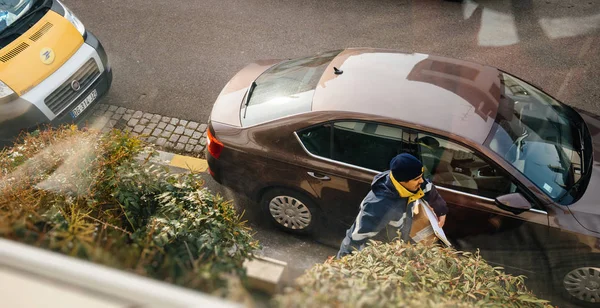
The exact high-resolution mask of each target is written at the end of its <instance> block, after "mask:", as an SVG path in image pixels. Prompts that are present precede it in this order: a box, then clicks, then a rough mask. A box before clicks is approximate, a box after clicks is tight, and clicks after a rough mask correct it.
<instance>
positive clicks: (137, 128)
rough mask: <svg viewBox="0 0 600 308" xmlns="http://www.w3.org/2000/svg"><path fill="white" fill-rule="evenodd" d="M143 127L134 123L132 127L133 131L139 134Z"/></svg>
mask: <svg viewBox="0 0 600 308" xmlns="http://www.w3.org/2000/svg"><path fill="white" fill-rule="evenodd" d="M144 127H145V126H144V125H136V126H135V127H134V128H133V131H134V132H136V133H138V134H141V133H142V131H143V130H144Z"/></svg>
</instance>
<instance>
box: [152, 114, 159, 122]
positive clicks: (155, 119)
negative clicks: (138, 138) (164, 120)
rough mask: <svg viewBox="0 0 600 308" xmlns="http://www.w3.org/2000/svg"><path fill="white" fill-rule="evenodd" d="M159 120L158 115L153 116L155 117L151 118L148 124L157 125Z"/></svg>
mask: <svg viewBox="0 0 600 308" xmlns="http://www.w3.org/2000/svg"><path fill="white" fill-rule="evenodd" d="M160 119H161V116H160V114H155V115H153V116H152V119H150V122H152V123H158V122H160Z"/></svg>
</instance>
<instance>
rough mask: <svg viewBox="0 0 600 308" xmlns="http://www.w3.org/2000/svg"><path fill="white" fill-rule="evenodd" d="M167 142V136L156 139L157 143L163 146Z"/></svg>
mask: <svg viewBox="0 0 600 308" xmlns="http://www.w3.org/2000/svg"><path fill="white" fill-rule="evenodd" d="M166 142H167V139H165V138H158V139H156V145H158V146H161V147H162V146H163V145H165V143H166Z"/></svg>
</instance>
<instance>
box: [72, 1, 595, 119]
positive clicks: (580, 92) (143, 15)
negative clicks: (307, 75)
mask: <svg viewBox="0 0 600 308" xmlns="http://www.w3.org/2000/svg"><path fill="white" fill-rule="evenodd" d="M64 2H65V4H67V5H68V6H69V7H70V8H71V9H72V10H73V11H74V12H75V14H76V15H78V16H79V17H80V19H81V20H82V21H83V22H84V24H85V25H86V26H87V28H88V29H89V30H91V31H92V32H93V33H95V34H96V35H97V36H98V37H99V39H100V40H101V42H102V43H103V44H104V46H105V47H106V49H107V51H108V54H109V58H110V62H111V63H112V65H113V68H114V81H113V86H112V89H111V91H110V93H109V95H108V96H107V98H106V99H105V102H106V103H108V104H113V105H117V106H123V107H127V108H130V109H136V110H144V111H146V112H151V113H159V114H162V115H166V116H173V117H179V118H183V119H188V120H194V121H198V122H205V121H206V120H207V118H208V115H209V112H210V109H211V106H212V103H213V102H214V100H215V98H216V97H217V96H218V94H219V92H220V91H221V89H222V88H223V86H224V85H225V84H226V83H227V81H228V80H229V79H230V78H231V77H232V76H233V75H234V74H235V73H236V72H237V71H238V70H240V69H241V68H243V67H244V66H245V65H246V64H247V63H249V62H251V61H253V60H257V59H268V58H277V59H280V58H292V57H299V56H305V55H311V54H314V53H317V52H321V51H326V50H332V49H339V48H345V47H380V48H393V49H400V50H404V51H407V52H421V53H429V54H435V55H442V56H450V57H455V58H460V59H465V60H471V61H476V62H479V63H484V64H489V65H493V66H496V67H499V68H501V69H504V70H506V71H508V72H511V73H513V74H516V75H517V76H520V77H522V78H524V79H526V80H529V81H532V82H534V83H535V84H538V85H539V86H541V87H543V88H544V89H545V90H546V91H547V92H548V93H549V94H551V95H553V96H555V97H557V98H558V99H560V100H561V101H564V102H565V103H568V104H570V105H573V106H577V107H580V108H583V109H586V110H588V111H592V112H595V113H598V114H600V87H598V86H597V82H598V80H600V61H599V60H600V53H599V52H598V49H599V47H600V37H599V33H600V30H599V29H600V1H597V0H476V1H475V2H474V1H470V0H469V1H465V2H463V3H462V4H461V3H457V2H451V1H443V0H377V1H375V0H304V1H296V0H226V1H224V0H202V1H200V0H178V1H159V0H128V1H111V0H64Z"/></svg>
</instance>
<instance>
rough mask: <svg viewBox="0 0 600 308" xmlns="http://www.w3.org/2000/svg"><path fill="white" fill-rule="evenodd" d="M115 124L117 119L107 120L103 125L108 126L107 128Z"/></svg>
mask: <svg viewBox="0 0 600 308" xmlns="http://www.w3.org/2000/svg"><path fill="white" fill-rule="evenodd" d="M116 124H117V120H112V119H111V120H108V123H106V125H104V127H108V128H113V127H115V125H116Z"/></svg>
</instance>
